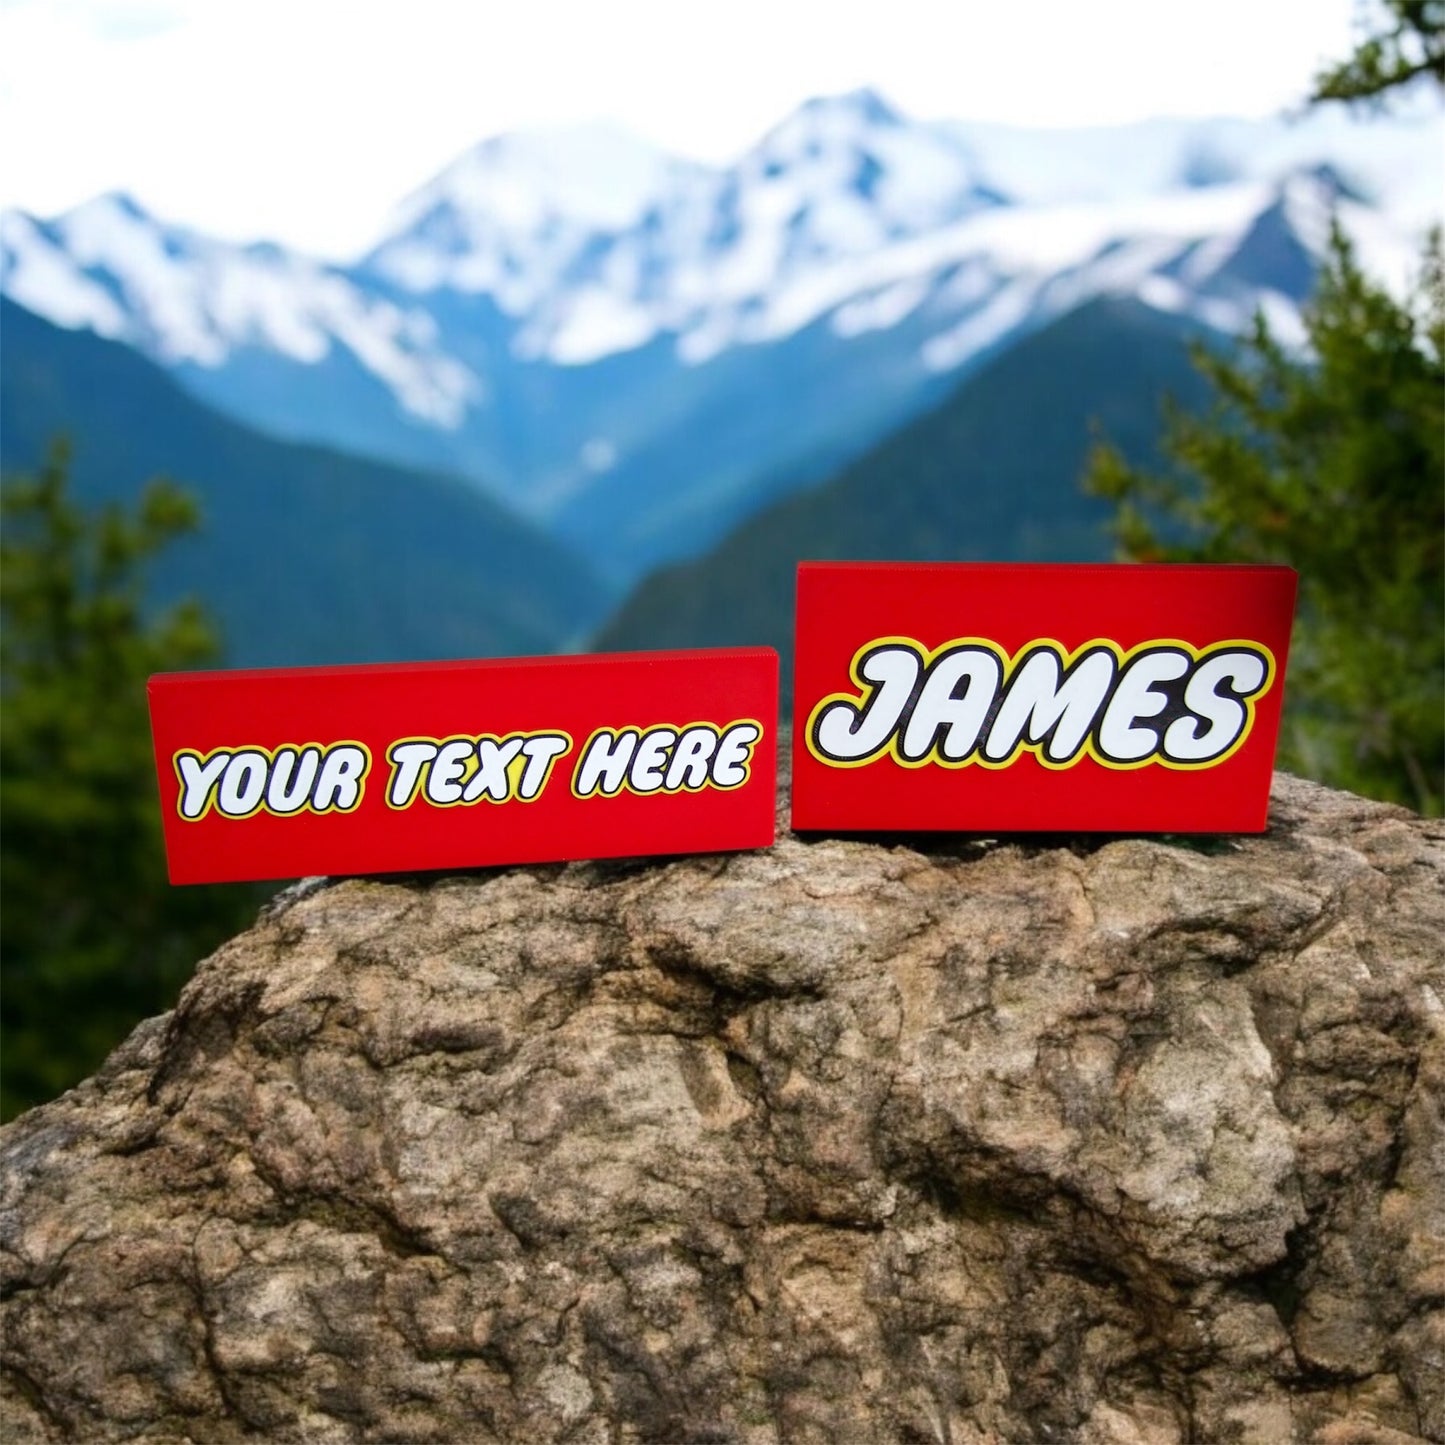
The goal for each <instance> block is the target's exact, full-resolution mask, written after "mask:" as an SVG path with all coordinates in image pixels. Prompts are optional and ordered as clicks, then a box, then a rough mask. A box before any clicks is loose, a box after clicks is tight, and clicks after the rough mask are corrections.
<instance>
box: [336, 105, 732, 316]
mask: <svg viewBox="0 0 1445 1445" xmlns="http://www.w3.org/2000/svg"><path fill="white" fill-rule="evenodd" d="M706 174H707V171H706V168H704V167H702V166H697V165H693V164H691V163H690V162H687V161H682V160H677V159H674V158H673V157H670V156H667V155H664V154H662V153H661V152H659V151H658V150H656V149H655V148H653V147H651V146H648V145H646V144H644V143H643V142H641V141H639V140H637V139H635V138H634V137H632V136H630V135H628V134H626V133H625V132H623V131H619V130H616V129H614V128H612V127H608V126H602V125H598V126H594V127H588V128H582V129H579V128H575V127H569V128H558V129H554V130H546V131H538V132H534V133H529V134H522V135H504V136H496V137H494V138H493V139H491V140H488V141H483V142H482V144H481V145H479V146H477V147H475V148H474V149H473V150H471V151H469V152H468V153H467V154H466V155H464V156H462V157H461V158H460V159H458V160H456V161H454V162H453V163H452V164H451V165H450V166H448V167H447V168H446V169H445V170H444V171H443V172H442V173H441V174H440V175H439V176H437V177H436V179H435V180H433V181H430V182H429V183H428V184H427V185H425V186H423V187H421V189H420V190H417V191H415V192H414V193H413V194H412V195H410V196H408V197H407V198H406V199H405V200H404V201H403V202H402V203H401V204H400V205H399V206H398V207H397V208H396V210H395V212H394V213H393V214H392V217H391V220H390V225H389V226H388V228H387V234H386V237H385V239H384V240H383V241H382V242H381V244H380V245H378V246H377V247H376V248H375V249H374V250H373V251H372V252H371V253H370V254H369V256H368V257H367V258H366V261H365V262H364V266H365V268H366V269H367V270H368V271H370V272H371V273H373V274H375V275H378V276H381V277H384V278H386V279H387V280H389V281H392V282H394V283H395V284H396V285H397V286H399V287H401V288H402V289H403V290H405V291H411V292H421V293H425V292H428V291H437V290H441V289H443V288H445V289H449V290H452V291H458V292H462V293H479V292H485V293H487V294H489V295H491V296H494V297H495V298H496V300H497V303H498V305H499V306H500V307H501V308H502V310H503V311H505V312H506V313H507V314H508V315H511V316H523V315H526V314H527V313H529V312H530V311H531V310H532V309H533V308H534V307H536V306H538V305H539V304H541V303H542V302H544V301H545V299H546V298H547V297H549V296H551V295H553V294H554V293H555V292H556V291H558V290H559V289H561V288H563V287H564V286H565V285H566V284H567V282H568V278H569V276H570V274H571V273H572V271H573V268H574V267H575V266H576V264H577V263H578V262H579V261H581V260H583V259H584V258H585V255H586V252H587V250H588V248H589V246H590V245H591V244H592V243H593V242H594V241H595V240H596V238H597V237H599V236H610V235H615V234H618V233H621V232H625V231H627V230H629V229H630V228H632V227H633V226H635V225H636V224H637V223H638V222H639V220H640V219H641V218H642V216H643V215H644V214H645V213H646V212H647V211H648V209H649V207H651V206H653V205H655V204H657V203H658V202H659V201H660V200H661V199H662V198H663V197H664V196H667V195H670V194H672V193H673V192H675V191H677V190H679V189H681V188H685V187H686V186H688V185H689V184H690V183H691V182H692V181H694V180H695V179H697V178H699V177H701V176H705V175H706Z"/></svg>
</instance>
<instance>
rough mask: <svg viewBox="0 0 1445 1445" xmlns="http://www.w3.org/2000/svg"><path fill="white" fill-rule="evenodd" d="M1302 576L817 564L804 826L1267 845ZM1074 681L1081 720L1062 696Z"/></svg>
mask: <svg viewBox="0 0 1445 1445" xmlns="http://www.w3.org/2000/svg"><path fill="white" fill-rule="evenodd" d="M1296 580H1297V579H1296V576H1295V573H1294V572H1293V571H1292V570H1291V569H1289V568H1287V567H1256V566H1190V565H1157V566H1156V565H1130V564H1118V565H1103V564H1101V565H1043V564H1037V565H1033V564H1030V565H1005V564H982V563H979V564H975V563H946V564H904V563H828V562H813V563H804V564H802V565H801V566H800V567H799V569H798V608H797V630H796V638H795V643H796V664H795V690H794V735H793V817H792V821H793V827H794V828H796V829H799V830H802V831H806V830H819V829H829V830H834V831H842V832H849V831H858V832H863V831H873V830H884V829H901V830H908V829H948V830H956V831H960V832H971V833H977V832H985V833H996V832H1008V831H1027V832H1035V831H1090V832H1093V831H1099V832H1122V831H1130V832H1134V831H1139V832H1200V833H1214V832H1261V831H1263V829H1264V827H1265V825H1266V813H1267V809H1268V802H1269V784H1270V774H1271V771H1272V768H1273V764H1274V752H1275V741H1276V737H1277V735H1278V729H1279V714H1280V704H1281V700H1282V696H1283V687H1284V674H1285V665H1286V661H1287V657H1288V651H1289V635H1290V624H1291V620H1292V618H1293V613H1294V598H1295V585H1296ZM1035 654H1038V658H1037V660H1036V661H1034V662H1033V663H1031V664H1030V663H1029V659H1030V658H1031V657H1034V656H1035ZM1026 665H1028V666H1029V668H1030V670H1029V671H1028V672H1027V673H1025V672H1024V671H1023V669H1024V668H1025V666H1026ZM1071 666H1072V667H1074V668H1076V669H1077V670H1078V681H1077V683H1076V684H1075V690H1074V693H1072V694H1060V696H1059V698H1058V702H1059V704H1060V705H1062V703H1064V702H1065V701H1067V700H1068V697H1069V696H1072V697H1073V699H1074V708H1073V711H1072V712H1071V713H1069V714H1067V715H1066V716H1065V715H1062V714H1061V707H1053V706H1051V704H1050V696H1051V689H1052V690H1053V691H1055V692H1057V691H1058V689H1059V688H1060V687H1062V686H1063V684H1065V683H1067V682H1068V681H1069V680H1070V679H1071V678H1072V677H1074V675H1075V674H1074V673H1073V672H1071V671H1070V668H1071ZM1161 675H1165V676H1161ZM930 680H931V683H932V685H931V686H930ZM1012 686H1016V687H1017V697H1016V698H1014V700H1013V702H1012V703H1010V702H1009V701H1008V694H1009V689H1010V687H1012ZM1116 697H1117V702H1116V701H1114V699H1115V698H1116ZM1031 698H1033V699H1036V700H1037V701H1038V702H1039V703H1040V707H1039V711H1038V712H1037V714H1035V713H1034V712H1032V711H1031V705H1030V702H1029V699H1031ZM870 707H871V709H872V711H871V713H870V712H868V711H867V709H868V708H870ZM1111 709H1112V710H1111ZM915 714H916V715H917V718H918V721H917V723H916V724H915V725H914V726H913V727H912V730H911V731H910V722H911V720H912V718H913V716H914V715H915ZM895 716H896V718H897V724H896V726H894V727H893V728H892V730H891V731H890V732H887V733H886V734H885V732H884V730H885V729H886V728H887V725H888V724H889V721H890V719H892V718H894V717H895ZM1051 721H1056V722H1057V727H1056V728H1055V729H1054V731H1053V733H1052V735H1051V733H1050V729H1049V727H1048V726H1046V724H1049V723H1050V722H1051ZM935 722H936V723H937V725H936V726H934V724H935ZM1086 727H1087V731H1085V728H1086ZM880 735H885V736H886V741H884V742H883V743H882V744H881V745H877V746H870V744H873V743H876V740H877V739H878V737H879V736H880ZM1151 739H1152V741H1151ZM1076 740H1077V745H1074V744H1075V741H1076ZM1111 749H1112V750H1113V751H1112V752H1111ZM1051 750H1052V755H1051ZM1191 753H1192V754H1194V755H1196V756H1191Z"/></svg>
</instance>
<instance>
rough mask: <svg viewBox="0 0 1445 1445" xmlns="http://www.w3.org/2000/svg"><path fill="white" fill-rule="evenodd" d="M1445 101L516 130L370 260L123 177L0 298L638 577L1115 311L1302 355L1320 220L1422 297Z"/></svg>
mask: <svg viewBox="0 0 1445 1445" xmlns="http://www.w3.org/2000/svg"><path fill="white" fill-rule="evenodd" d="M1442 120H1445V112H1442V107H1441V106H1440V105H1439V104H1438V103H1435V104H1431V105H1423V104H1422V105H1420V106H1418V107H1415V108H1414V109H1408V110H1406V111H1405V112H1404V113H1403V114H1400V115H1392V116H1384V117H1374V118H1371V119H1368V120H1360V119H1354V118H1351V117H1350V116H1349V115H1348V114H1346V113H1344V112H1343V111H1340V110H1338V109H1328V110H1319V111H1313V112H1310V113H1309V114H1308V115H1306V116H1305V117H1303V118H1302V119H1300V120H1298V121H1284V120H1279V121H1276V120H1267V121H1235V120H1218V121H1213V120H1211V121H1177V120H1160V121H1148V122H1141V123H1139V124H1137V125H1132V126H1123V127H1113V128H1107V129H1094V130H1082V131H1049V132H1046V131H1026V130H1021V129H1017V128H1006V127H999V126H980V125H970V124H961V123H954V122H922V121H916V120H911V119H908V118H906V117H904V116H903V115H901V114H899V112H898V111H897V110H896V109H894V108H893V107H891V106H890V105H889V104H888V103H887V102H886V101H884V100H883V99H881V98H880V97H879V96H878V95H877V94H875V93H873V92H871V91H867V90H862V91H856V92H853V93H851V94H848V95H843V96H837V97H832V98H827V99H822V100H814V101H810V102H808V103H807V104H805V105H803V106H802V107H800V108H799V109H798V110H797V111H796V112H794V113H793V114H792V115H791V116H789V117H787V118H786V119H784V120H783V121H782V122H781V123H780V124H779V125H778V126H776V127H775V128H774V129H773V130H771V131H770V132H768V134H767V135H765V136H764V137H762V139H761V140H760V141H759V142H758V143H757V144H756V145H755V146H753V147H752V148H751V149H749V150H748V151H747V152H746V153H745V154H744V155H743V156H741V157H740V158H739V159H738V160H737V161H736V162H735V163H734V164H732V165H729V166H723V167H709V166H703V165H697V164H693V163H690V162H684V161H679V160H676V159H674V158H671V157H669V156H667V155H665V154H663V153H661V152H659V151H658V150H656V149H655V148H654V147H651V146H648V145H645V144H643V143H641V142H639V141H636V140H634V139H632V138H630V137H628V136H625V135H622V134H619V133H617V132H615V131H611V130H607V129H595V130H594V129H586V130H577V129H571V130H560V131H548V132H538V133H533V134H525V135H512V136H503V137H498V138H496V139H493V140H490V141H487V142H485V143H483V144H482V145H480V146H478V147H476V148H475V149H473V150H472V151H469V152H468V153H467V154H466V155H464V156H462V157H461V158H460V159H459V160H458V161H456V162H455V163H454V164H453V165H451V166H449V167H448V168H447V169H446V170H445V171H443V172H442V173H441V174H440V175H438V176H437V177H436V178H435V179H434V180H432V181H431V182H430V183H428V184H427V185H425V186H423V187H422V188H421V189H419V190H418V191H416V192H415V193H414V194H413V195H411V196H410V197H408V198H407V199H406V200H405V201H404V202H403V203H402V204H401V205H400V206H399V208H398V210H397V212H396V214H395V215H394V217H393V218H392V222H391V226H390V229H389V231H388V234H387V235H386V237H385V238H384V239H383V240H382V241H381V243H380V244H379V245H377V246H376V247H375V249H374V250H373V251H372V252H371V253H370V254H369V255H368V256H367V257H366V258H365V259H364V260H363V261H361V262H360V263H359V264H357V265H356V266H353V267H334V266H327V265H323V264H321V263H319V262H315V261H312V260H308V259H305V258H302V257H298V256H295V255H292V254H290V253H288V252H286V251H284V250H282V249H280V248H279V247H275V246H252V247H239V246H232V245H227V244H224V243H221V242H217V241H213V240H208V239H206V238H204V237H201V236H198V235H196V234H195V233H193V232H189V231H184V230H180V229H177V228H174V227H170V226H166V225H162V224H161V223H160V222H158V221H156V220H155V219H154V218H153V217H150V216H148V215H146V214H145V213H144V212H143V211H141V210H140V208H139V207H137V206H135V205H134V203H132V202H129V201H127V200H126V199H125V198H123V197H115V196H110V197H103V198H101V199H100V200H97V201H94V202H91V203H90V204H88V205H86V206H81V207H79V208H77V209H76V210H74V211H72V212H69V213H67V214H66V215H64V216H61V217H59V218H58V219H56V220H53V221H37V220H35V219H32V218H31V217H28V216H24V215H21V214H18V213H12V214H10V215H7V216H5V217H4V218H3V221H0V260H3V276H0V284H3V289H4V290H5V291H6V292H7V293H8V294H9V295H11V296H12V297H13V298H14V299H15V300H17V301H19V302H20V303H21V304H23V305H25V306H27V307H29V308H30V309H32V310H34V311H37V312H39V313H40V314H42V315H44V316H46V317H47V318H49V319H51V320H53V321H56V322H58V323H59V324H61V325H65V326H71V327H89V328H92V329H94V330H96V331H98V332H101V333H102V334H104V335H106V336H110V337H114V338H118V339H122V340H125V341H126V342H128V343H130V344H132V345H134V346H136V347H138V348H139V349H141V350H143V351H145V352H146V353H147V354H149V355H150V356H152V357H153V358H154V359H156V360H158V361H160V362H162V364H164V365H167V366H168V367H170V368H171V369H172V370H173V372H175V374H176V375H177V376H178V378H179V379H180V380H181V381H182V383H183V384H184V385H187V386H189V387H190V388H191V389H192V390H193V391H195V392H196V393H197V394H199V395H201V396H202V397H203V399H205V400H207V401H208V402H210V403H211V404H213V405H217V406H220V407H221V408H222V409H223V410H226V411H229V412H230V413H231V414H232V415H235V416H237V417H239V418H241V419H242V420H245V421H248V422H250V423H252V424H254V425H257V426H259V427H261V428H263V429H269V430H272V431H274V432H276V433H278V434H281V435H285V436H288V437H294V438H298V439H305V440H310V441H318V442H323V443H326V444H328V445H333V446H339V447H342V448H344V449H354V450H356V451H359V452H363V453H367V454H372V455H377V456H382V457H385V458H387V459H389V460H393V461H399V462H403V463H406V464H411V465H422V466H428V467H445V468H450V469H453V470H455V471H458V472H460V473H463V474H465V475H469V476H473V477H476V478H478V479H480V480H484V481H485V482H486V483H487V484H488V485H490V486H491V487H492V488H493V489H494V490H495V491H496V493H497V494H498V495H499V496H501V497H503V498H504V499H505V500H506V502H507V503H508V504H509V505H511V506H513V507H514V508H516V509H517V510H520V511H522V512H523V513H525V514H527V515H528V516H530V517H532V518H534V519H537V520H542V521H544V522H545V523H546V524H547V525H549V526H558V527H561V526H563V525H574V526H575V528H576V529H577V531H578V534H579V539H580V540H582V541H584V542H587V543H588V544H592V543H594V542H595V544H596V546H597V547H598V548H599V549H600V548H602V547H604V546H607V545H614V544H615V549H620V548H621V547H622V546H623V543H622V542H620V541H618V540H617V539H618V537H620V535H621V534H620V532H619V531H618V528H617V526H616V525H614V524H616V523H617V522H618V519H619V517H622V516H623V514H624V513H625V516H626V518H627V519H631V520H630V521H629V525H632V524H633V523H635V524H636V527H637V528H640V529H642V530H641V531H638V533H637V536H638V537H641V536H642V531H648V529H650V531H648V535H647V537H646V538H645V539H644V540H645V545H644V541H637V542H636V546H635V548H634V551H633V552H632V553H631V554H629V555H628V556H627V557H625V558H620V560H619V558H614V559H613V560H614V562H616V568H615V573H616V575H617V576H619V577H620V576H623V575H624V574H625V573H626V572H627V570H628V569H630V568H635V567H640V566H643V565H655V564H656V563H657V562H659V561H665V560H668V558H669V557H672V556H678V555H685V554H686V552H687V549H689V548H692V549H694V550H695V549H696V548H697V547H700V546H702V545H705V544H706V543H707V541H708V535H707V533H708V529H709V528H712V527H715V526H719V525H723V524H724V522H725V521H726V519H728V518H733V519H736V518H737V517H740V516H741V515H743V514H744V513H745V511H746V508H747V507H750V506H753V505H756V504H758V503H759V499H760V498H763V497H764V496H765V495H766V496H771V495H774V494H775V488H776V487H781V486H784V485H795V484H796V485H802V484H803V483H802V482H801V481H799V480H798V479H799V478H803V477H805V474H808V469H809V468H810V467H811V468H814V469H816V468H817V467H819V466H821V465H824V464H825V463H826V464H827V465H833V464H836V463H837V462H838V461H839V460H840V459H841V458H842V457H843V456H845V455H851V454H854V453H856V451H857V449H858V448H860V447H862V446H864V445H866V444H867V443H868V442H869V441H871V440H872V439H874V438H876V437H877V436H880V435H882V434H883V433H884V432H885V431H886V430H887V429H889V428H891V427H893V426H896V425H898V424H899V423H900V422H901V421H902V420H904V419H906V418H907V417H909V416H911V415H913V414H915V413H916V411H917V410H918V409H919V408H920V407H923V406H926V405H928V404H930V403H931V402H932V401H934V400H937V399H938V398H940V397H941V396H942V394H943V391H944V389H945V388H946V386H947V385H949V384H950V383H951V382H952V381H953V380H954V379H957V378H961V376H962V375H963V374H964V372H965V371H966V370H967V369H968V368H970V367H972V366H977V365H979V364H981V363H982V362H983V360H985V359H986V358H987V357H988V356H989V355H990V354H992V353H994V352H996V351H998V350H1000V349H1002V348H1004V347H1006V346H1009V345H1011V344H1012V343H1013V342H1015V341H1016V340H1018V339H1020V338H1021V337H1023V336H1025V335H1027V334H1028V333H1029V332H1030V331H1033V330H1036V329H1038V328H1040V327H1043V326H1045V325H1047V324H1048V323H1049V322H1050V321H1051V320H1053V319H1054V318H1056V317H1058V316H1060V315H1062V314H1064V313H1065V312H1067V311H1069V310H1071V309H1072V308H1074V307H1077V306H1079V305H1081V304H1083V303H1084V302H1086V301H1089V300H1090V299H1092V298H1094V297H1097V296H1124V297H1133V298H1135V299H1137V300H1140V301H1142V302H1144V303H1146V304H1147V305H1149V306H1151V307H1153V308H1154V309H1156V310H1159V311H1166V312H1173V313H1176V314H1178V315H1180V316H1182V317H1186V318H1188V319H1189V320H1191V321H1198V322H1203V323H1204V324H1206V325H1208V326H1211V327H1214V328H1216V329H1219V330H1222V331H1226V332H1237V331H1239V330H1240V329H1241V328H1242V327H1243V326H1244V325H1245V324H1246V322H1247V320H1248V318H1249V316H1250V314H1251V313H1252V312H1253V311H1254V310H1255V309H1256V308H1257V307H1263V308H1264V310H1265V312H1266V314H1267V315H1268V316H1269V317H1270V319H1271V321H1272V322H1273V323H1274V325H1275V327H1276V330H1277V331H1278V333H1279V334H1280V335H1281V336H1282V337H1283V338H1284V339H1286V340H1292V339H1297V338H1298V337H1299V335H1300V329H1299V327H1300V322H1299V307H1300V304H1301V302H1302V301H1303V300H1304V298H1305V297H1306V296H1307V295H1308V294H1309V292H1310V289H1311V286H1312V284H1313V277H1314V273H1315V269H1316V266H1317V262H1318V258H1319V256H1320V254H1321V253H1322V251H1323V248H1324V246H1325V244H1326V241H1327V237H1328V231H1329V224H1330V219H1331V217H1332V216H1333V215H1338V217H1339V218H1340V219H1341V220H1342V221H1343V223H1344V225H1345V228H1346V230H1347V231H1348V232H1349V233H1350V235H1351V236H1352V237H1353V238H1354V240H1355V242H1356V245H1357V248H1358V250H1359V254H1360V256H1361V259H1362V261H1363V263H1364V265H1365V266H1366V268H1367V269H1368V270H1369V271H1370V272H1371V274H1374V275H1378V276H1382V277H1384V278H1385V279H1386V280H1387V281H1389V282H1392V283H1393V284H1396V285H1399V284H1401V283H1403V281H1404V280H1405V278H1406V277H1407V276H1409V275H1410V274H1411V273H1412V271H1413V270H1414V269H1415V268H1416V267H1417V266H1418V264H1419V242H1420V239H1421V236H1422V234H1423V231H1424V228H1425V225H1426V224H1427V222H1428V221H1429V220H1430V219H1432V218H1433V217H1435V216H1437V215H1438V214H1439V211H1440V209H1441V206H1440V199H1441V192H1442V186H1441V182H1442V180H1445V162H1442V155H1445V151H1442V147H1441V144H1440V143H1441V139H1442V130H1445V125H1442ZM820 459H822V460H820ZM777 478H785V479H789V480H786V481H775V480H773V479H777ZM663 500H665V501H666V503H667V507H664V506H663V505H662V502H663ZM594 504H595V505H594ZM669 507H670V508H671V510H668V509H667V508H669ZM729 509H731V510H729ZM568 515H570V517H571V519H572V520H571V523H567V522H566V516H568ZM684 515H685V516H686V518H687V519H690V520H687V521H686V525H684V521H683V520H680V519H683V518H684ZM719 519H723V520H719ZM689 529H690V530H689ZM599 539H600V540H599ZM627 545H629V546H630V545H632V544H631V543H628V544H627ZM619 557H620V554H619Z"/></svg>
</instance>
